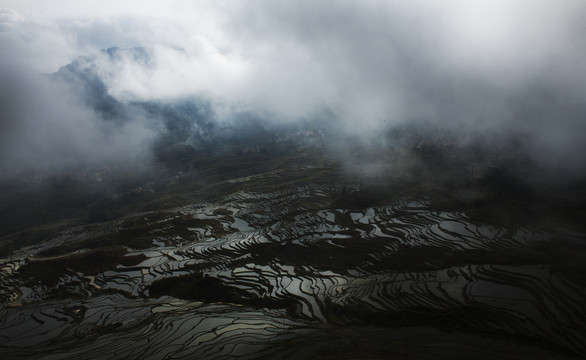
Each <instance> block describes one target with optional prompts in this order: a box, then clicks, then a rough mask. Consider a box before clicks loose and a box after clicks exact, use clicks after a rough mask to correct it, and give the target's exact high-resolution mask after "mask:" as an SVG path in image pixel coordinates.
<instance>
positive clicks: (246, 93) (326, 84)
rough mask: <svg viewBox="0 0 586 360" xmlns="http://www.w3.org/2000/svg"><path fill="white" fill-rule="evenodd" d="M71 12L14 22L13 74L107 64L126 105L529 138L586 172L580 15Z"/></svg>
mask: <svg viewBox="0 0 586 360" xmlns="http://www.w3.org/2000/svg"><path fill="white" fill-rule="evenodd" d="M65 5H67V2H55V5H54V7H53V8H52V10H47V9H45V11H48V12H49V15H47V16H45V17H42V16H39V15H30V16H21V15H18V14H16V13H15V12H13V11H4V12H3V13H2V14H4V15H2V17H1V19H3V20H2V25H1V27H0V29H1V32H0V41H1V42H2V45H3V48H6V49H8V51H7V52H3V53H4V54H3V55H2V56H3V57H4V58H5V59H4V60H5V61H3V62H4V63H7V62H10V61H11V62H12V63H14V62H17V63H25V64H28V65H29V66H30V67H31V68H34V69H37V70H40V71H45V72H51V71H56V70H57V69H58V68H59V66H62V65H65V64H66V63H68V62H70V61H71V60H73V59H74V58H75V57H77V56H78V55H92V54H93V55H92V56H93V58H92V59H93V60H92V61H94V65H95V66H97V71H98V73H99V74H100V76H101V77H102V79H103V81H104V83H105V84H106V86H107V89H108V93H109V94H110V95H112V96H113V97H115V98H116V99H118V100H120V101H123V102H128V101H131V100H161V101H165V100H169V99H176V98H187V97H190V96H197V97H205V98H207V99H209V100H210V101H212V102H213V103H216V104H219V106H223V107H224V108H230V107H235V108H239V109H246V110H248V111H256V112H257V113H262V114H264V115H265V117H266V118H269V119H273V120H274V121H276V122H283V121H289V122H295V121H298V120H299V119H304V120H305V119H307V118H311V116H313V114H316V113H320V112H322V111H324V110H325V111H327V112H328V113H330V114H333V116H332V119H335V120H332V121H334V123H333V126H336V127H339V128H340V129H341V131H343V132H346V133H349V134H354V135H361V136H362V137H364V138H365V139H368V138H369V137H370V136H371V134H373V133H380V132H384V131H385V130H386V129H388V128H389V127H390V126H393V125H396V124H405V123H410V122H413V121H425V122H428V123H433V124H436V125H439V126H442V127H447V128H451V129H458V130H459V131H464V132H465V131H468V132H476V133H479V132H480V133H493V134H498V133H511V132H517V133H522V134H526V135H527V136H530V140H529V141H528V143H531V144H532V145H531V146H532V147H533V149H534V154H535V156H536V157H537V158H544V159H545V158H551V160H547V161H554V162H555V161H557V160H555V159H558V160H559V159H560V158H574V159H575V160H576V161H577V162H576V163H574V165H573V166H578V165H576V164H582V163H583V162H584V161H585V160H586V156H585V155H580V154H581V153H585V152H584V150H586V149H584V148H585V145H584V144H585V143H586V142H585V141H584V138H583V136H582V135H581V134H584V133H586V131H585V130H586V125H585V121H584V120H583V119H584V118H586V117H585V115H586V110H585V100H584V98H583V94H584V93H586V88H585V87H586V61H585V60H586V43H584V42H583V41H582V39H584V37H585V36H586V34H584V32H585V31H586V30H585V28H584V26H583V25H582V21H581V20H582V19H581V17H583V15H584V12H585V11H586V5H584V3H583V2H582V1H579V0H568V1H564V2H563V4H562V3H553V2H551V1H545V0H533V1H530V0H519V1H514V2H512V1H505V0H493V1H481V0H445V1H423V0H414V1H410V2H408V3H406V2H404V1H377V0H364V1H360V2H358V1H356V2H352V1H347V2H337V1H327V0H326V1H320V2H315V1H296V2H287V3H280V2H279V3H276V2H272V1H264V0H252V1H247V2H242V3H240V2H238V3H236V2H224V1H217V2H195V3H189V4H186V3H184V2H150V3H149V5H148V6H147V5H144V6H141V7H140V11H139V16H133V15H132V14H131V11H130V7H132V6H133V5H132V4H130V5H127V6H126V5H125V6H123V7H121V8H117V10H114V9H115V7H108V6H102V7H99V8H97V9H94V10H92V11H93V13H95V15H96V16H95V17H92V16H91V14H92V12H90V11H89V10H87V9H86V10H84V9H83V8H82V6H81V5H80V6H78V5H73V7H71V8H67V9H68V10H67V11H63V14H64V15H63V16H59V7H60V6H65ZM111 46H118V47H123V48H124V47H126V48H128V47H134V46H144V47H145V48H146V49H147V51H148V53H149V61H148V62H147V63H145V62H140V61H138V62H137V61H136V59H133V58H127V57H125V56H124V55H121V57H120V58H117V59H114V60H112V59H110V58H108V57H106V56H105V55H103V54H102V55H100V54H99V50H100V49H104V48H108V47H111ZM96 54H97V55H96ZM8 60H10V61H8Z"/></svg>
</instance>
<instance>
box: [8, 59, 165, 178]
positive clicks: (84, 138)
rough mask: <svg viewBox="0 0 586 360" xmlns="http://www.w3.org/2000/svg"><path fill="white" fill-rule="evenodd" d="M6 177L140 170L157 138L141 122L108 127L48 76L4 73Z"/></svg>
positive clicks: (106, 123)
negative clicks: (31, 173) (117, 168)
mask: <svg viewBox="0 0 586 360" xmlns="http://www.w3.org/2000/svg"><path fill="white" fill-rule="evenodd" d="M0 76H1V78H2V79H3V85H4V86H2V87H1V88H0V99H1V100H0V113H2V120H1V123H0V172H1V173H2V176H3V177H11V176H15V175H16V174H18V173H22V172H28V171H31V170H32V171H38V170H47V171H55V170H63V169H77V170H79V169H81V168H84V167H85V166H87V167H92V166H133V167H134V166H137V165H138V164H140V163H143V162H144V161H145V160H147V159H148V157H149V154H150V151H149V147H150V144H151V143H152V141H153V139H154V135H155V133H154V132H153V131H152V130H151V129H150V128H149V127H148V126H146V123H145V122H142V121H140V119H134V120H132V121H127V122H124V123H114V122H106V121H104V119H102V118H101V117H100V116H99V115H98V114H97V113H95V112H94V111H93V109H90V108H88V107H86V106H84V105H83V102H82V101H81V99H79V98H78V97H77V95H76V94H74V93H72V89H71V88H70V87H68V86H67V85H66V84H62V83H59V82H56V81H55V80H54V79H51V78H49V77H48V76H39V75H35V74H31V73H27V72H23V71H22V69H19V68H12V69H8V68H3V69H2V71H1V72H0Z"/></svg>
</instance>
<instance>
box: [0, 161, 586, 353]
mask: <svg viewBox="0 0 586 360" xmlns="http://www.w3.org/2000/svg"><path fill="white" fill-rule="evenodd" d="M289 170H290V171H294V172H296V173H297V174H301V175H300V176H299V180H295V181H288V182H286V181H285V180H284V179H285V177H284V176H285V175H286V174H283V173H280V172H276V171H274V172H267V173H265V174H262V175H261V176H255V177H244V178H238V179H232V180H229V181H226V182H225V184H224V185H223V186H224V188H225V189H226V190H225V192H224V193H222V194H220V195H219V196H216V197H215V200H214V201H202V202H196V203H191V204H188V205H182V206H178V207H175V208H169V209H165V210H160V211H156V212H145V213H135V214H131V215H128V216H126V217H122V218H119V219H116V220H114V221H109V222H104V223H98V224H91V225H86V226H80V227H75V228H71V229H68V230H65V231H63V232H61V233H59V234H57V235H55V236H53V237H51V238H50V239H47V240H46V241H44V242H42V243H40V244H37V245H34V246H30V247H27V248H24V249H20V250H18V251H16V252H15V253H14V254H13V255H12V256H10V257H8V258H5V259H2V260H1V270H0V301H1V302H2V308H1V310H0V357H2V358H4V359H12V358H14V359H17V358H22V359H24V358H26V359H80V358H92V359H226V358H237V359H256V358H291V359H307V358H324V359H327V358H331V359H346V358H347V359H354V358H361V359H369V358H372V359H379V358H397V359H438V358H445V359H453V358H471V359H472V358H474V359H483V358H484V359H492V358H502V359H525V358H532V359H541V358H543V359H549V358H579V357H582V356H586V345H585V344H586V312H585V311H584V299H586V287H584V286H583V283H582V279H583V278H581V277H580V275H578V276H576V275H575V274H573V273H572V272H571V271H567V268H564V267H562V268H561V269H560V267H559V266H557V264H558V263H560V262H559V261H558V258H557V257H559V256H560V255H559V254H558V253H556V254H553V253H552V251H551V249H552V248H558V249H559V248H560V247H565V248H567V249H569V250H568V251H569V253H568V254H569V255H568V260H569V261H578V265H579V264H582V263H580V262H579V261H581V260H580V256H582V255H579V254H578V255H576V253H573V254H570V253H571V252H572V249H583V247H582V244H584V241H585V240H586V234H584V233H582V232H580V231H577V230H570V228H569V227H567V226H563V224H561V223H557V222H555V221H552V222H547V221H544V222H536V223H532V224H524V225H518V226H510V225H507V226H505V225H499V224H497V223H494V222H491V221H487V220H486V219H484V220H483V219H482V218H480V217H476V216H474V215H473V214H472V213H470V212H467V211H458V210H445V209H441V208H438V207H437V206H436V205H434V202H433V201H431V200H430V199H428V198H425V197H419V198H415V197H413V196H397V197H394V198H391V199H388V200H387V201H385V202H384V204H380V203H379V204H375V205H372V206H366V207H363V208H359V209H355V208H352V207H340V205H339V204H340V202H339V201H338V202H336V201H334V199H337V198H339V197H340V196H344V194H350V193H356V192H358V191H359V189H358V185H351V184H343V183H340V182H336V181H315V180H312V179H322V178H323V177H320V176H313V177H311V176H305V175H307V174H313V175H315V174H317V175H319V174H324V173H327V171H328V169H326V168H323V167H315V168H313V167H298V168H296V167H293V168H291V169H289ZM289 174H291V172H289ZM303 174H305V175H303ZM287 179H290V177H287ZM129 239H131V240H132V241H133V242H132V243H131V244H132V245H129V241H128V240H129ZM137 244H138V245H137ZM552 254H553V255H552ZM556 256H557V257H556ZM561 256H565V255H561ZM573 256H574V257H573ZM576 256H578V258H577V260H576Z"/></svg>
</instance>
